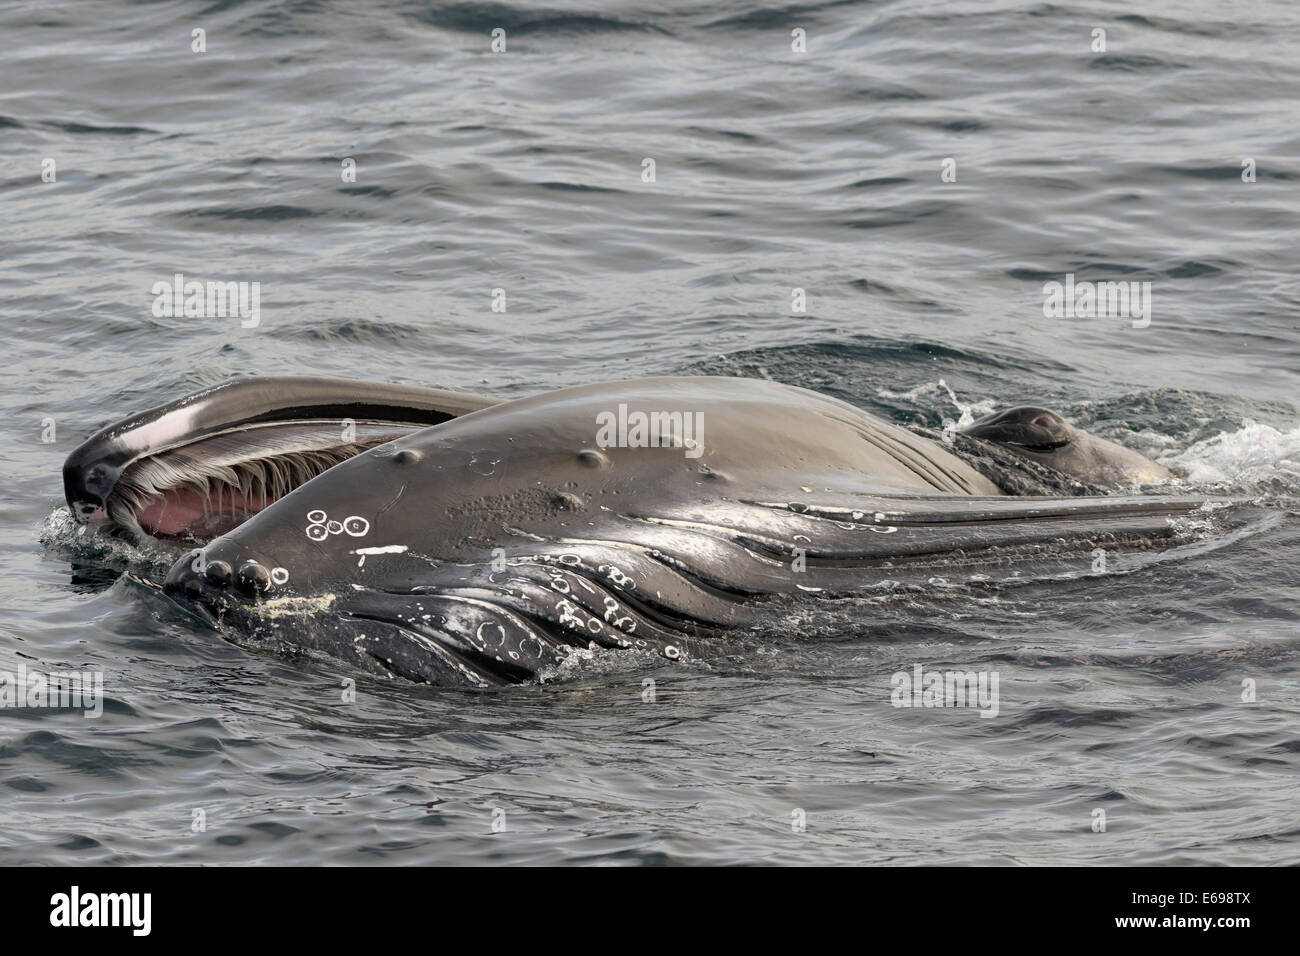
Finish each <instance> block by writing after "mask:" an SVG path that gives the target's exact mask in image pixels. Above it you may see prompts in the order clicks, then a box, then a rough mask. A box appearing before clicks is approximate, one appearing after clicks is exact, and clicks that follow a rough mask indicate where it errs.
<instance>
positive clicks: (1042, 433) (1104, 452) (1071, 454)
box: [962, 405, 1174, 488]
mask: <svg viewBox="0 0 1300 956" xmlns="http://www.w3.org/2000/svg"><path fill="white" fill-rule="evenodd" d="M962 434H965V435H969V436H970V437H971V438H978V439H980V440H982V441H987V442H992V443H994V444H996V445H998V446H1000V447H1002V448H1006V449H1007V450H1009V451H1012V452H1015V453H1016V454H1017V455H1020V456H1021V457H1023V458H1026V459H1028V460H1029V461H1033V462H1035V463H1037V464H1039V465H1043V466H1044V467H1047V468H1052V469H1055V470H1056V471H1059V472H1061V473H1063V474H1066V475H1069V476H1070V477H1072V478H1077V479H1079V480H1080V481H1084V482H1087V483H1088V484H1090V485H1100V486H1103V487H1113V488H1119V487H1123V486H1125V485H1135V484H1137V485H1146V484H1154V483H1155V482H1159V481H1167V480H1169V479H1170V478H1172V477H1174V475H1173V473H1172V472H1170V471H1169V469H1168V468H1165V467H1164V466H1163V465H1158V464H1156V463H1155V462H1154V461H1152V460H1151V459H1149V458H1147V457H1146V456H1144V455H1140V454H1138V453H1137V452H1135V451H1133V450H1132V449H1129V448H1125V447H1124V446H1122V445H1117V444H1115V443H1114V442H1113V441H1107V440H1106V439H1104V438H1098V437H1097V436H1096V435H1089V434H1088V433H1087V432H1085V431H1083V430H1081V429H1078V428H1075V427H1074V426H1073V425H1071V424H1070V423H1069V422H1067V421H1066V420H1065V419H1063V418H1062V417H1061V416H1060V415H1058V414H1057V413H1056V412H1053V411H1050V410H1049V409H1046V408H1039V407H1038V406H1036V405H1020V406H1017V407H1015V408H1009V409H1007V410H1006V411H1003V412H997V413H995V414H993V415H988V416H986V417H984V418H981V419H980V420H979V421H977V422H975V423H974V424H973V425H971V426H970V427H968V428H966V429H964V430H963V432H962Z"/></svg>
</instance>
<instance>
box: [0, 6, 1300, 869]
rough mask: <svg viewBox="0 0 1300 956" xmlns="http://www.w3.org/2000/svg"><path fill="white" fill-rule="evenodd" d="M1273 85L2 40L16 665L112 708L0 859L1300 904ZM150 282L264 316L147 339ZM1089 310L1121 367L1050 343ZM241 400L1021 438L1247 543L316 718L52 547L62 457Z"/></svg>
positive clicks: (640, 59)
mask: <svg viewBox="0 0 1300 956" xmlns="http://www.w3.org/2000/svg"><path fill="white" fill-rule="evenodd" d="M498 29H499V30H503V31H504V34H503V36H504V42H505V49H504V51H503V52H494V51H493V49H492V44H493V31H494V30H498ZM1098 29H1101V30H1103V31H1104V47H1105V48H1104V50H1103V49H1100V48H1099V40H1100V39H1102V38H1101V37H1099V36H1098V35H1096V34H1095V33H1094V31H1096V30H1098ZM195 30H202V31H204V33H203V34H202V46H203V47H204V50H205V52H195V49H194V47H195V45H197V44H198V42H199V41H198V40H196V38H195V35H194V31H195ZM793 31H802V34H798V33H794V32H793ZM499 36H500V35H499ZM1298 37H1300V6H1297V5H1296V4H1294V3H1291V2H1284V0H1268V2H1256V3H1250V4H1231V5H1225V4H1222V3H1210V2H1205V0H1185V2H1180V3H1172V2H1168V3H1141V2H1139V3H1129V2H1124V3H1117V2H1116V3H1112V2H1100V0H1093V2H1087V3H1077V2H1059V3H1034V2H1029V3H1022V2H1010V0H994V2H973V0H945V2H943V3H938V2H920V0H903V2H873V3H857V2H826V3H818V2H811V3H794V4H789V5H784V6H782V5H780V4H777V3H772V4H768V3H764V2H762V0H728V2H708V0H706V2H689V3H688V2H678V3H637V2H626V3H624V2H589V0H558V4H557V5H550V4H548V5H544V6H543V5H531V4H514V3H510V4H507V3H496V2H493V3H478V2H456V3H429V2H376V3H344V2H341V0H301V2H287V3H286V2H271V0H248V2H215V3H199V2H192V0H171V2H163V3H109V2H106V3H95V4H90V3H71V2H70V3H49V4H45V3H36V4H29V3H12V2H11V3H0V212H2V214H3V220H2V224H0V319H2V320H3V322H4V326H5V334H4V342H5V349H4V353H5V359H4V384H3V390H2V392H0V431H2V439H0V459H2V460H3V481H0V535H2V536H3V538H2V546H0V670H4V671H10V672H16V671H17V669H18V668H19V667H22V666H25V667H27V668H29V669H39V670H44V671H50V670H62V669H73V668H76V669H90V670H95V671H100V672H102V673H103V680H104V694H105V700H104V712H103V714H102V716H100V717H98V718H93V719H92V718H87V717H84V716H83V715H82V713H81V712H80V711H77V710H71V709H51V708H43V709H42V708H13V707H9V708H5V709H0V863H25V864H73V863H76V864H124V863H137V864H138V863H151V864H157V863H186V864H197V863H203V864H253V863H281V864H317V863H321V864H358V863H360V864H374V863H398V864H423V863H442V864H501V863H528V864H551V863H603V864H655V863H670V864H764V863H803V864H818V863H830V864H871V863H901V864H1010V865H1015V864H1031V865H1032V864H1084V865H1114V864H1139V863H1156V864H1288V863H1296V862H1298V861H1300V667H1298V665H1300V633H1298V632H1297V626H1298V622H1300V569H1298V568H1297V561H1296V556H1297V554H1298V553H1300V521H1298V520H1297V507H1296V503H1297V501H1298V500H1300V405H1298V404H1297V394H1298V390H1297V386H1298V385H1300V234H1298V230H1297V222H1300V126H1298V125H1297V123H1296V116H1297V102H1300V41H1298V39H1297V38H1298ZM801 44H802V45H803V47H804V49H803V51H802V52H798V51H796V50H795V49H793V48H792V47H794V46H799V45H801ZM49 160H52V161H53V164H52V165H51V164H50V163H49V162H48V161H49ZM345 160H352V161H353V162H354V164H355V181H354V182H350V181H345V169H347V168H350V167H349V165H348V164H346V163H345ZM646 160H653V170H654V177H653V181H648V179H649V169H650V166H649V164H647V163H646V162H645V161H646ZM946 161H951V162H946ZM1252 173H1253V175H1252ZM47 179H52V180H53V181H46V180H47ZM1250 179H1253V181H1247V180H1250ZM945 180H948V181H945ZM176 273H181V274H183V275H184V276H185V277H186V278H187V279H197V280H200V281H209V280H211V281H223V282H224V281H248V282H254V281H255V282H258V283H260V315H259V321H258V322H257V324H256V325H249V326H248V327H245V325H246V323H245V322H241V320H240V318H238V317H205V318H196V317H189V318H187V317H184V316H180V317H175V316H167V315H162V316H160V315H158V314H155V310H154V301H155V297H154V295H152V294H151V289H152V288H153V287H154V285H155V283H158V282H168V281H171V279H172V276H174V275H175V274H176ZM1069 275H1073V276H1074V277H1075V280H1077V281H1106V280H1116V281H1126V282H1136V283H1145V282H1149V283H1150V296H1151V298H1150V306H1151V308H1150V314H1149V316H1148V318H1149V323H1147V324H1145V325H1144V324H1143V323H1142V322H1141V321H1139V320H1131V319H1129V318H1126V317H1123V316H1116V315H1110V316H1102V317H1094V318H1086V317H1063V316H1051V317H1049V316H1047V315H1045V313H1044V301H1045V295H1044V284H1045V283H1049V282H1053V281H1059V282H1065V281H1066V277H1067V276H1069ZM494 290H501V291H500V292H494ZM794 290H803V293H802V294H803V299H804V304H805V310H804V311H797V310H796V305H797V302H796V299H797V298H798V294H797V293H796V292H795V291H794ZM494 302H495V303H498V307H500V304H502V303H503V304H504V308H505V311H504V312H502V311H494V308H493V306H494ZM254 374H320V375H328V376H339V377H348V378H358V379H375V380H385V381H400V382H412V383H420V384H427V385H438V386H444V387H449V388H454V389H459V390H464V391H472V392H483V393H488V394H493V395H499V396H502V397H512V396H523V395H528V394H532V393H536V392H539V391H542V390H546V389H552V388H558V387H563V386H567V385H572V384H578V383H587V382H594V381H599V380H610V379H618V378H630V377H639V376H646V375H658V374H687V375H690V374H723V375H750V376H766V377H770V378H772V379H775V380H778V381H782V382H788V383H793V384H797V385H803V386H808V387H811V388H815V389H821V390H824V391H826V392H828V393H830V394H832V395H835V396H838V397H840V398H844V399H846V400H849V401H851V402H854V403H856V404H858V405H861V406H862V407H864V408H866V409H868V410H870V411H872V412H875V413H877V414H880V415H883V416H885V417H887V418H889V419H891V420H893V421H895V422H898V423H900V424H903V425H921V426H928V427H931V428H940V427H941V426H942V425H943V423H944V422H945V421H954V422H955V421H961V420H963V418H964V419H965V420H969V416H971V415H979V414H982V413H985V412H988V411H992V410H994V409H999V408H1005V407H1008V406H1010V405H1014V404H1021V403H1033V404H1042V405H1047V406H1049V407H1053V408H1056V409H1058V410H1060V411H1061V412H1062V413H1063V414H1065V415H1066V416H1067V417H1068V418H1070V419H1071V420H1072V421H1074V422H1075V423H1077V424H1079V425H1082V426H1083V427H1085V428H1088V429H1091V430H1093V431H1095V432H1097V433H1099V434H1102V435H1105V436H1107V437H1109V438H1112V439H1115V440H1117V441H1120V442H1122V443H1124V444H1127V445H1130V446H1131V447H1134V448H1137V449H1139V450H1141V451H1143V452H1145V453H1147V454H1148V455H1151V456H1153V457H1155V458H1157V459H1158V460H1160V461H1162V462H1165V463H1166V464H1172V465H1176V466H1178V467H1179V468H1181V469H1182V470H1183V471H1184V472H1185V473H1186V474H1187V478H1186V487H1187V488H1190V489H1191V490H1197V489H1201V488H1212V489H1215V490H1219V491H1225V490H1226V491H1233V492H1236V493H1241V494H1247V495H1258V496H1265V497H1266V498H1267V500H1268V501H1269V502H1271V504H1270V506H1269V507H1270V512H1269V513H1270V514H1271V516H1272V517H1270V518H1269V519H1268V520H1261V521H1259V522H1256V523H1255V524H1254V525H1252V526H1251V527H1250V528H1249V529H1248V531H1247V533H1243V534H1240V535H1238V536H1236V537H1235V538H1234V539H1233V540H1230V541H1227V542H1221V543H1219V544H1217V545H1216V546H1214V547H1205V548H1199V549H1198V548H1189V549H1185V550H1184V551H1182V552H1180V553H1179V554H1178V555H1177V556H1176V559H1174V560H1169V561H1165V562H1161V563H1158V564H1155V565H1152V566H1149V567H1146V568H1143V569H1141V570H1139V571H1137V572H1134V573H1131V574H1106V575H1087V574H1082V575H1080V577H1079V578H1078V579H1077V580H1066V581H1054V582H1047V583H1044V584H1041V585H1038V586H1034V587H1027V588H1019V589H1016V590H1013V591H1007V592H1004V593H1003V592H998V591H997V590H994V591H992V592H980V593H974V592H965V591H963V590H962V589H955V590H954V589H951V588H947V589H945V588H942V587H938V586H936V588H935V591H934V593H933V594H927V593H922V594H915V593H913V594H909V595H907V596H906V597H900V598H899V599H898V600H896V601H894V602H889V601H877V602H873V603H871V604H869V605H863V606H860V607H856V608H851V610H850V614H851V617H850V619H849V622H848V626H846V627H842V628H840V629H838V630H837V631H836V632H835V633H833V634H827V633H826V632H824V631H822V630H819V629H814V628H811V627H810V628H807V629H803V628H800V627H798V626H792V627H791V628H790V631H789V633H787V634H782V635H778V636H776V637H775V638H773V639H772V640H771V641H770V642H769V643H768V644H766V645H765V646H763V647H761V648H757V649H755V648H750V649H748V650H746V651H744V652H743V653H737V654H736V655H734V656H731V657H724V658H720V659H717V660H713V661H710V662H708V663H688V664H672V663H669V662H666V661H662V660H657V661H655V662H647V661H646V660H645V659H630V658H620V657H619V656H618V655H617V654H615V653H612V652H611V653H610V654H606V655H603V656H600V657H598V659H597V660H596V661H593V662H591V664H590V665H589V666H588V667H586V668H585V669H579V670H577V671H576V672H575V673H572V674H570V675H569V676H567V677H566V678H565V679H564V680H560V681H556V682H552V683H548V684H542V685H531V686H521V687H514V688H509V689H504V690H494V691H487V692H471V691H465V690H448V689H438V688H430V687H426V686H419V685H415V684H409V683H405V682H400V681H384V680H379V679H376V678H370V677H366V676H364V675H359V676H358V681H357V695H358V696H357V700H356V701H355V702H354V703H343V702H342V701H341V695H340V688H339V679H338V673H337V669H328V668H322V667H319V666H317V665H313V664H303V663H298V662H295V661H292V660H289V659H285V658H278V657H275V656H272V655H268V654H261V653H256V652H253V651H250V650H246V649H242V648H240V647H238V646H235V645H233V644H231V643H228V642H227V641H225V640H223V639H222V637H221V636H220V635H219V634H218V633H216V632H213V631H209V630H205V629H203V628H202V627H200V626H198V625H197V624H196V623H195V622H194V621H192V620H191V619H190V618H188V617H186V616H185V615H183V614H180V613H179V612H178V611H177V610H176V609H175V608H173V607H171V606H170V605H169V604H167V603H166V602H164V601H163V600H161V599H160V598H159V597H158V596H157V595H156V594H155V593H154V592H153V591H152V590H151V589H150V588H148V587H147V586H144V585H142V584H140V583H137V582H136V581H135V580H133V577H132V576H134V578H139V579H141V580H144V581H150V580H153V581H156V580H157V575H158V574H159V569H160V568H165V567H166V564H167V563H168V561H169V560H170V558H171V556H172V555H171V554H170V553H168V552H166V549H165V548H160V549H157V550H150V549H143V550H142V549H133V548H127V547H124V546H123V545H121V544H120V543H114V542H106V541H96V540H87V539H86V538H85V536H78V535H77V534H76V533H75V529H74V527H73V526H72V524H71V522H70V520H69V518H68V515H67V511H66V508H65V507H64V505H63V500H62V489H61V481H60V465H61V463H62V460H63V458H64V457H65V456H66V455H67V454H68V453H69V452H70V451H71V450H72V449H73V448H74V447H76V445H77V444H79V443H80V442H81V441H82V440H83V439H84V438H85V437H86V436H87V435H88V434H89V433H90V432H92V431H93V430H94V429H96V428H98V427H100V426H102V425H104V424H106V423H108V422H109V421H111V420H113V419H115V418H118V417H121V416H123V415H125V414H126V413H128V412H130V411H133V410H136V409H139V408H144V407H147V406H149V405H152V404H156V403H160V402H163V401H166V400H169V399H171V398H174V397H178V396H180V395H182V394H184V393H186V392H188V391H191V390H194V389H196V388H198V387H201V386H204V385H209V384H213V383H217V382H221V381H224V380H226V379H228V378H230V377H231V376H240V375H254ZM1081 570H1086V568H1085V569H1081ZM918 664H919V665H922V666H923V667H925V668H934V669H950V668H959V669H962V670H974V671H984V672H996V673H997V674H998V675H999V678H1000V708H999V713H998V716H997V717H996V718H995V719H983V718H981V717H980V715H979V713H978V712H977V711H975V710H971V709H964V710H963V709H924V708H900V707H894V706H892V704H891V700H890V697H891V675H893V674H895V673H897V672H900V671H901V672H906V673H910V672H911V671H912V668H913V667H914V666H916V665H918ZM647 680H652V681H653V682H654V685H653V689H654V694H653V698H654V699H653V701H652V702H651V701H650V700H648V697H649V696H650V695H649V694H647V693H646V692H647V690H648V689H649V687H648V685H646V684H645V683H644V682H645V681H647ZM1252 696H1253V700H1252V699H1249V698H1251V697H1252ZM1103 824H1104V829H1103Z"/></svg>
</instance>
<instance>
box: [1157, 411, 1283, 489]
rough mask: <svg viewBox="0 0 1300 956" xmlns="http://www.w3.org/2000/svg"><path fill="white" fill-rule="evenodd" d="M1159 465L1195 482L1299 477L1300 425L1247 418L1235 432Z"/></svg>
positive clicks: (1221, 435)
mask: <svg viewBox="0 0 1300 956" xmlns="http://www.w3.org/2000/svg"><path fill="white" fill-rule="evenodd" d="M1159 460H1160V464H1162V465H1165V466H1166V467H1170V468H1177V469H1181V470H1183V471H1186V472H1187V478H1188V480H1189V481H1191V482H1193V483H1195V484H1210V483H1215V482H1229V483H1231V484H1234V485H1241V484H1252V483H1255V482H1258V481H1263V480H1266V479H1270V478H1278V477H1294V478H1297V479H1300V428H1294V429H1292V430H1290V431H1281V430H1280V429H1277V428H1274V427H1273V426H1272V425H1262V424H1260V423H1258V422H1253V421H1251V420H1250V419H1246V422H1245V424H1243V425H1242V427H1241V428H1239V429H1237V430H1236V431H1235V432H1224V433H1222V434H1220V435H1215V436H1214V437H1212V438H1206V439H1204V440H1203V441H1198V442H1197V443H1196V444H1194V445H1192V446H1191V447H1190V448H1188V449H1186V450H1184V451H1182V452H1179V453H1177V454H1174V455H1168V456H1165V457H1162V458H1160V459H1159Z"/></svg>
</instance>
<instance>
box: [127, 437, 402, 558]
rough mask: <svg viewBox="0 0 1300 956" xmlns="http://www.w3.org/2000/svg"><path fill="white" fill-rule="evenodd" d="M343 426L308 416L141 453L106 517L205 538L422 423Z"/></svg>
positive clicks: (149, 530)
mask: <svg viewBox="0 0 1300 956" xmlns="http://www.w3.org/2000/svg"><path fill="white" fill-rule="evenodd" d="M343 427H348V426H343ZM343 427H341V426H340V424H339V423H338V422H333V423H325V422H319V423H306V422H303V423H294V424H291V425H280V426H270V427H258V428H250V429H241V430H236V431H232V432H228V433H225V434H220V435H217V436H212V437H204V438H198V439H195V440H193V441H191V442H188V443H185V444H182V445H180V446H178V447H175V448H170V449H167V450H165V451H161V452H159V453H156V454H151V455H147V456H145V457H142V458H140V459H138V460H137V461H135V462H132V463H131V464H130V465H129V466H128V467H127V468H126V469H124V470H123V472H122V473H121V475H120V476H119V477H118V479H117V482H116V484H115V485H114V487H113V489H112V491H111V492H110V493H109V495H108V500H107V502H106V504H105V509H104V510H105V514H106V517H107V520H108V523H109V524H110V525H113V526H116V527H118V528H122V529H125V530H127V531H129V532H135V533H141V532H143V533H145V534H149V535H153V536H154V537H160V538H179V539H183V540H193V541H206V540H209V539H211V538H214V537H217V536H219V535H222V534H225V533H226V532H227V531H230V530H231V529H233V528H235V527H237V526H238V525H240V524H242V523H243V522H244V521H245V520H247V519H248V518H249V517H250V516H251V515H254V514H257V513H258V512H259V511H261V510H262V509H264V508H265V507H266V506H267V505H269V504H271V503H272V502H274V501H277V500H279V499H280V498H283V497H284V496H285V495H287V494H288V493H289V492H290V491H292V490H293V489H294V488H297V487H298V486H299V485H302V484H305V483H306V482H308V481H310V480H311V479H312V478H314V477H316V476H317V475H319V474H321V473H322V472H324V471H326V470H328V469H329V468H332V467H333V466H334V465H336V464H338V463H339V462H341V461H346V460H347V459H348V458H351V457H353V456H354V455H358V454H360V453H361V452H363V451H365V450H366V449H368V448H373V447H375V446H376V445H380V444H383V443H384V442H388V441H392V440H393V439H394V438H399V437H401V436H402V435H405V434H409V433H410V432H411V431H414V430H415V429H417V428H419V427H422V426H418V425H406V426H402V425H398V424H395V423H379V422H376V423H357V424H356V425H355V426H353V427H354V428H355V432H356V435H355V438H353V439H352V440H350V441H349V440H344V437H343ZM349 431H351V428H350V429H349Z"/></svg>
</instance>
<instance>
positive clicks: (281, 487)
mask: <svg viewBox="0 0 1300 956" xmlns="http://www.w3.org/2000/svg"><path fill="white" fill-rule="evenodd" d="M490 404H493V400H491V399H485V398H479V397H477V396H469V395H461V394H458V393H455V392H446V391H442V390H439V389H424V388H415V387H408V386H400V385H376V384H370V383H356V382H346V381H336V380H331V379H320V378H288V377H286V378H258V379H246V380H238V381H235V382H231V383H228V384H225V385H221V386H217V387H216V388H212V389H206V390H204V391H201V392H197V393H195V394H193V395H188V396H186V397H185V398H182V399H180V400H178V401H175V402H171V403H169V404H167V405H163V406H159V407H157V408H153V409H150V410H148V411H146V412H143V413H140V414H137V415H133V416H130V417H129V418H126V419H123V420H122V421H119V422H116V423H114V424H112V425H109V426H108V427H106V428H103V429H101V430H100V431H98V432H96V433H95V434H94V435H92V436H91V437H90V438H88V439H87V440H86V441H85V442H84V443H82V445H81V446H80V447H78V448H77V449H76V450H75V451H73V453H72V454H71V455H69V456H68V459H67V461H66V462H65V463H64V466H63V483H64V494H65V496H66V498H67V501H68V507H69V508H70V509H71V511H72V514H73V516H74V517H75V518H76V519H77V520H78V521H80V522H82V523H84V524H89V525H93V526H96V527H100V528H102V529H104V530H106V531H108V532H110V533H113V534H119V535H124V536H126V537H130V538H137V539H138V538H139V537H141V536H145V535H149V536H153V537H158V538H169V539H178V540H183V541H194V542H200V543H201V542H205V541H208V540H210V539H212V538H214V537H217V536H219V535H222V534H225V533H226V532H228V531H230V530H231V529H233V528H235V527H237V526H238V525H240V524H242V523H243V522H244V521H245V520H247V519H248V518H249V517H250V516H251V515H254V514H256V513H258V512H259V511H261V510H262V509H264V508H266V507H267V506H268V505H270V504H271V503H272V502H274V501H277V500H279V499H280V498H283V497H284V496H285V495H287V494H288V493H289V492H291V491H293V490H294V489H295V488H297V487H298V486H299V485H302V484H304V483H306V482H308V481H310V480H311V479H312V478H314V477H316V476H317V475H319V474H321V473H322V472H325V471H327V470H328V469H330V468H332V467H333V466H334V465H336V464H338V463H339V462H342V461H346V460H347V459H349V458H352V457H354V456H355V455H358V454H360V453H362V452H364V451H366V450H367V449H370V448H374V447H376V446H377V445H381V444H383V443H385V442H389V441H392V440H393V439H395V438H400V437H401V436H403V435H407V434H410V433H411V432H413V431H417V430H419V429H421V428H426V427H428V426H430V425H436V424H440V423H441V422H444V421H447V420H449V419H451V418H456V417H458V416H460V415H463V414H467V413H469V412H472V411H476V410H478V409H479V408H484V407H487V406H488V405H490Z"/></svg>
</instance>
